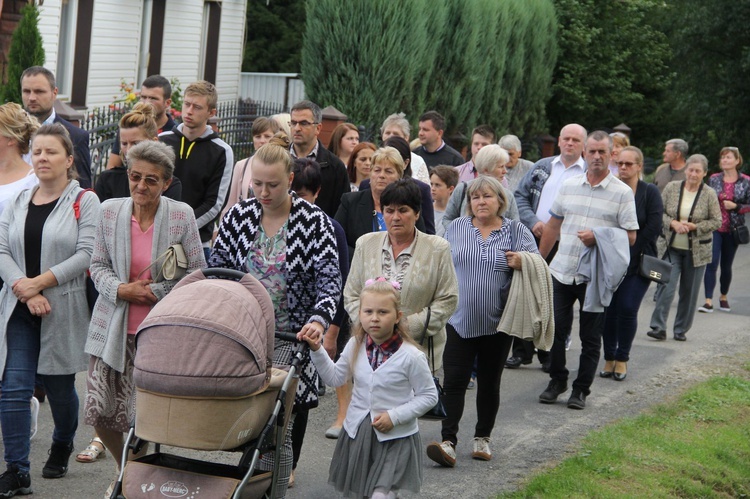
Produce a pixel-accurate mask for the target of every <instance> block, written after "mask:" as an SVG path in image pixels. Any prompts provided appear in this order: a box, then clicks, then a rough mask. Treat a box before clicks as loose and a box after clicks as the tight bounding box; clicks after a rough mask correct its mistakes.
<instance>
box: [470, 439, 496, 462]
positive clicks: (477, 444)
mask: <svg viewBox="0 0 750 499" xmlns="http://www.w3.org/2000/svg"><path fill="white" fill-rule="evenodd" d="M471 457H472V459H479V460H481V461H489V460H490V459H492V451H490V437H474V452H472V453H471Z"/></svg>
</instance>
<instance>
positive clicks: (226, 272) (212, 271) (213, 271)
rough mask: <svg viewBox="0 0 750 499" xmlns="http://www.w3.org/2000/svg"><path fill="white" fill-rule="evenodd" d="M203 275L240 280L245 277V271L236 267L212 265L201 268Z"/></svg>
mask: <svg viewBox="0 0 750 499" xmlns="http://www.w3.org/2000/svg"><path fill="white" fill-rule="evenodd" d="M201 272H203V275H204V276H206V277H220V278H222V279H237V280H238V281H239V280H240V279H242V278H243V277H245V273H244V272H240V271H239V270H234V269H224V268H221V267H212V268H206V269H201Z"/></svg>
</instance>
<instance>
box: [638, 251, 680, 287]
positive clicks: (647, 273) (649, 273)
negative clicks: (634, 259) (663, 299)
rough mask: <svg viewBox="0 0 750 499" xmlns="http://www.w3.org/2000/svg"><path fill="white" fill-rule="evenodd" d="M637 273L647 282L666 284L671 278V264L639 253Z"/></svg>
mask: <svg viewBox="0 0 750 499" xmlns="http://www.w3.org/2000/svg"><path fill="white" fill-rule="evenodd" d="M666 254H667V255H668V254H669V252H668V251H667V252H666ZM638 272H639V273H640V274H641V276H643V277H645V278H646V279H648V280H649V281H654V282H658V283H659V284H667V283H668V282H669V279H670V277H672V262H671V261H669V260H662V259H659V258H656V257H655V256H651V255H645V254H643V253H641V262H640V264H639V265H638Z"/></svg>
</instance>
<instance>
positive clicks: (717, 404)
mask: <svg viewBox="0 0 750 499" xmlns="http://www.w3.org/2000/svg"><path fill="white" fill-rule="evenodd" d="M744 367H745V370H746V371H750V364H748V365H745V366H744ZM744 374H748V373H747V372H746V373H744ZM748 495H750V375H747V376H741V377H735V376H723V377H716V378H712V379H710V380H708V381H706V382H704V383H701V384H699V385H696V386H694V387H692V388H690V389H689V390H688V391H686V392H685V393H684V394H683V395H682V396H681V397H680V398H679V399H677V400H675V401H674V402H671V403H667V404H664V405H660V406H658V407H656V408H654V409H652V410H650V411H648V412H647V413H645V414H643V415H640V416H638V417H635V418H629V419H626V420H622V421H619V422H617V423H614V424H612V425H610V426H608V427H606V428H604V429H602V430H599V431H596V432H594V433H592V434H591V435H589V436H588V437H586V438H585V439H584V441H583V443H582V449H581V450H580V451H579V452H578V453H577V454H576V455H575V456H572V457H570V458H568V459H566V460H564V461H563V462H562V463H560V464H559V465H558V466H556V467H555V468H553V469H550V470H547V471H543V472H541V473H539V474H538V475H535V476H533V477H531V478H530V479H529V480H528V482H527V483H525V484H523V486H522V488H521V489H520V490H519V491H518V492H514V493H508V494H503V495H500V496H498V497H503V498H517V497H597V498H609V497H747V496H748Z"/></svg>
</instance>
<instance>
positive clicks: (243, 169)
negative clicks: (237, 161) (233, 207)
mask: <svg viewBox="0 0 750 499" xmlns="http://www.w3.org/2000/svg"><path fill="white" fill-rule="evenodd" d="M251 158H252V156H248V158H247V159H246V160H245V164H244V165H242V174H241V175H240V201H242V200H243V199H245V198H244V197H242V184H244V183H245V172H246V171H247V165H248V164H250V159H251ZM247 195H248V197H249V196H250V188H248V189H247Z"/></svg>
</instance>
